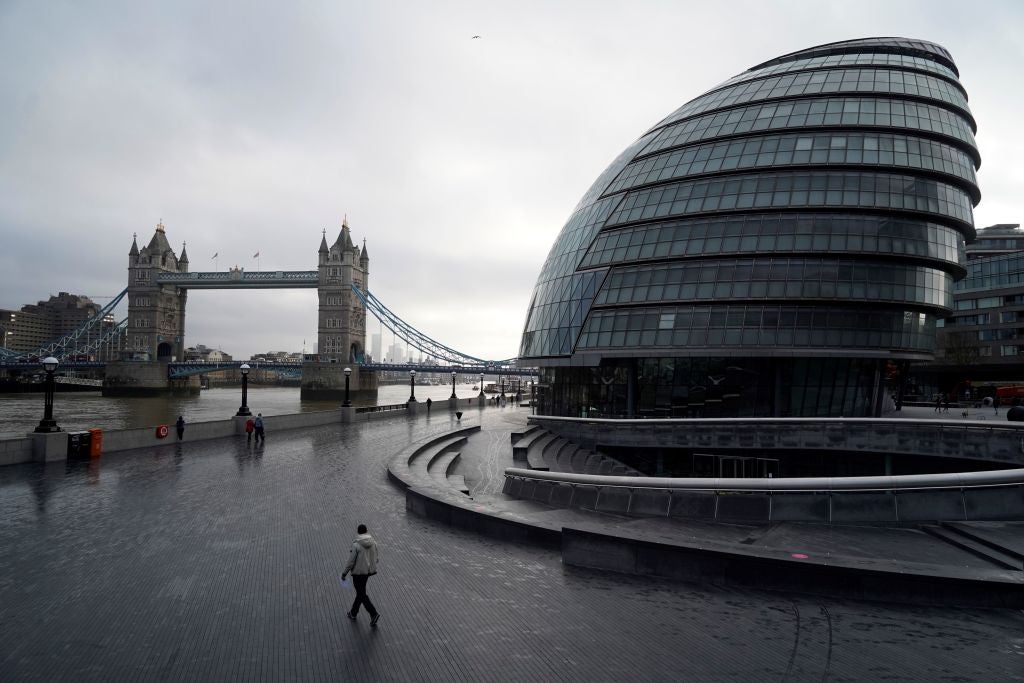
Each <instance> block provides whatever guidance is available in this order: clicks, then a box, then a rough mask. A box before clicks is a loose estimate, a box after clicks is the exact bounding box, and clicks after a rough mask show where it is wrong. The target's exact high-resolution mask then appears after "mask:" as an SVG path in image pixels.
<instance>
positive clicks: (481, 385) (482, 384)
mask: <svg viewBox="0 0 1024 683" xmlns="http://www.w3.org/2000/svg"><path fill="white" fill-rule="evenodd" d="M483 396H484V373H482V372H481V373H480V398H483Z"/></svg>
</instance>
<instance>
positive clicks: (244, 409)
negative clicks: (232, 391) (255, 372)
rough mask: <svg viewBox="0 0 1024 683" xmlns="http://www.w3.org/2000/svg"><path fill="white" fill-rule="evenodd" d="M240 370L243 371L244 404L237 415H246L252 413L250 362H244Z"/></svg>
mask: <svg viewBox="0 0 1024 683" xmlns="http://www.w3.org/2000/svg"><path fill="white" fill-rule="evenodd" d="M238 370H239V371H240V372H241V373H242V406H241V407H240V408H239V409H238V412H237V413H235V415H240V416H242V417H246V416H248V415H252V413H251V412H250V411H249V364H248V363H242V365H241V367H239V368H238Z"/></svg>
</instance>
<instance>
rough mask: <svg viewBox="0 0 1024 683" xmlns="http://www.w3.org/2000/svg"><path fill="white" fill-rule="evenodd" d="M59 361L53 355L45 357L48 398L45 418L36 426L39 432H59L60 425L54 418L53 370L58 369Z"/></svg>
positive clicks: (44, 367) (44, 412)
mask: <svg viewBox="0 0 1024 683" xmlns="http://www.w3.org/2000/svg"><path fill="white" fill-rule="evenodd" d="M59 362H60V361H58V360H57V359H56V358H54V357H53V356H47V357H46V358H44V359H43V370H46V398H45V399H44V402H45V403H44V405H45V407H44V409H43V419H42V420H40V421H39V426H38V427H36V431H37V432H59V431H60V427H58V426H57V421H56V420H54V419H53V372H54V370H56V369H57V365H58V363H59Z"/></svg>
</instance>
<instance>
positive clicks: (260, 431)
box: [252, 413, 267, 443]
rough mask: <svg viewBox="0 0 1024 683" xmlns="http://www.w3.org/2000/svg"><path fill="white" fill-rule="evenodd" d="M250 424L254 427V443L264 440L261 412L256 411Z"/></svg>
mask: <svg viewBox="0 0 1024 683" xmlns="http://www.w3.org/2000/svg"><path fill="white" fill-rule="evenodd" d="M252 426H253V427H254V428H255V429H256V443H260V442H261V441H266V440H267V437H266V436H265V435H264V434H263V413H257V415H256V419H255V420H254V421H253V423H252Z"/></svg>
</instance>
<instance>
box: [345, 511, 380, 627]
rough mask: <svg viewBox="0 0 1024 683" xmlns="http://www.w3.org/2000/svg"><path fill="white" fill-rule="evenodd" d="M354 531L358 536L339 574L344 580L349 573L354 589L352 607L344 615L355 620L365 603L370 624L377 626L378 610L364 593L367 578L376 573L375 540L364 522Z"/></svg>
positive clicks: (378, 619)
mask: <svg viewBox="0 0 1024 683" xmlns="http://www.w3.org/2000/svg"><path fill="white" fill-rule="evenodd" d="M356 533H357V534H358V536H356V540H354V541H353V542H352V549H351V550H350V551H349V554H348V564H346V565H345V571H344V573H342V575H341V580H342V581H344V580H345V577H346V576H348V575H349V573H351V574H352V584H353V585H354V586H355V589H356V599H355V600H354V601H353V602H352V609H350V610H349V611H348V612H347V613H346V616H347V617H348V618H349V619H351V620H352V621H355V620H356V616H357V615H358V614H359V607H360V606H362V605H366V611H367V612H369V613H370V626H372V627H373V628H377V622H378V621H380V612H378V611H377V608H376V607H374V606H373V603H372V602H370V597H369V596H368V595H367V594H366V582H367V580H368V579H369V578H370V577H371V576H373V575H374V574H376V573H377V558H378V555H377V541H375V540H373V536H371V535H370V534H368V533H366V525H365V524H360V525H359V527H358V528H357V529H356Z"/></svg>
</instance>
